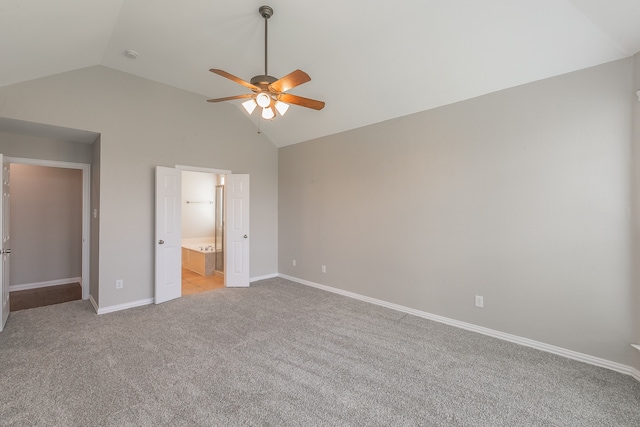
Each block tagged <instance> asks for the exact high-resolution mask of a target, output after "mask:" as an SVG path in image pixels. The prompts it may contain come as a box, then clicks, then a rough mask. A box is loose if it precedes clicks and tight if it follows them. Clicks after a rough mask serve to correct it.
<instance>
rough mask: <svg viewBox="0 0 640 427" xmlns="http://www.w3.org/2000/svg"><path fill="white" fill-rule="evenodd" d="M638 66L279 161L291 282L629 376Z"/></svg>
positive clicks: (468, 105)
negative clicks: (558, 350)
mask: <svg viewBox="0 0 640 427" xmlns="http://www.w3.org/2000/svg"><path fill="white" fill-rule="evenodd" d="M632 68H633V64H632V61H631V60H630V59H626V60H621V61H617V62H612V63H608V64H605V65H602V66H598V67H594V68H590V69H587V70H582V71H579V72H575V73H571V74H567V75H563V76H559V77H555V78H551V79H547V80H543V81H539V82H535V83H531V84H527V85H524V86H520V87H516V88H512V89H508V90H504V91H501V92H496V93H493V94H489V95H486V96H482V97H478V98H474V99H471V100H467V101H464V102H460V103H456V104H452V105H448V106H444V107H441V108H437V109H434V110H430V111H425V112H421V113H418V114H414V115H411V116H406V117H402V118H398V119H394V120H390V121H387V122H382V123H378V124H375V125H371V126H367V127H363V128H360V129H355V130H352V131H348V132H344V133H341V134H336V135H332V136H328V137H324V138H320V139H317V140H313V141H309V142H306V143H302V144H296V145H292V146H287V147H284V148H281V149H280V150H279V179H278V180H279V210H280V216H279V271H280V272H281V273H284V274H287V275H290V276H294V277H298V278H301V279H305V280H308V281H311V282H316V283H320V284H324V285H328V286H332V287H335V288H339V289H343V290H346V291H351V292H355V293H358V294H361V295H365V296H369V297H373V298H377V299H381V300H384V301H388V302H392V303H395V304H400V305H403V306H406V307H410V308H413V309H417V310H421V311H425V312H429V313H433V314H436V315H440V316H444V317H448V318H451V319H456V320H459V321H463V322H468V323H471V324H475V325H480V326H483V327H486V328H490V329H493V330H497V331H502V332H505V333H509V334H513V335H517V336H521V337H526V338H529V339H533V340H536V341H540V342H544V343H548V344H551V345H556V346H560V347H563V348H567V349H570V350H573V351H577V352H581V353H585V354H589V355H593V356H596V357H601V358H604V359H607V360H611V361H615V362H619V363H623V364H626V365H630V364H631V362H632V357H633V356H635V355H632V352H633V349H632V348H631V347H630V346H629V340H630V334H631V331H630V328H631V324H632V314H631V307H630V304H629V301H630V292H631V288H632V287H631V274H630V271H631V266H630V222H629V221H630V219H629V209H630V202H629V194H630V166H629V165H630V162H629V156H630V141H631V128H630V125H629V118H630V116H631V104H630V102H629V99H630V93H631V75H632ZM292 259H295V260H296V261H297V266H296V267H293V266H292ZM321 265H326V273H322V272H321ZM475 295H481V296H483V297H484V308H476V307H475V306H474V301H475V298H474V297H475Z"/></svg>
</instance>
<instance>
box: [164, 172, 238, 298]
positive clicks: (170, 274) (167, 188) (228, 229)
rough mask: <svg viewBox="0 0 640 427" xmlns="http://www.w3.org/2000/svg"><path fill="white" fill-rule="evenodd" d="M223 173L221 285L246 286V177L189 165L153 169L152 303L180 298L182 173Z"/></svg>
mask: <svg viewBox="0 0 640 427" xmlns="http://www.w3.org/2000/svg"><path fill="white" fill-rule="evenodd" d="M184 170H191V171H196V172H209V173H221V174H225V191H224V218H225V220H224V221H223V225H224V227H223V228H224V239H223V240H224V247H225V248H226V249H225V251H224V286H225V287H233V288H238V287H248V286H249V282H250V280H249V277H250V276H249V274H250V271H249V270H250V265H249V249H250V239H249V225H250V218H249V213H250V209H249V206H250V198H249V194H250V176H249V175H248V174H232V173H231V171H220V170H210V169H204V168H195V167H189V166H178V165H177V166H176V167H175V168H169V167H165V166H156V188H155V196H156V197H155V247H156V250H155V254H154V255H155V256H154V258H155V279H154V304H162V303H164V302H167V301H171V300H173V299H176V298H180V297H181V296H182V277H181V263H182V252H181V251H182V229H181V227H182V220H181V218H182V206H181V202H182V184H181V182H182V171H184Z"/></svg>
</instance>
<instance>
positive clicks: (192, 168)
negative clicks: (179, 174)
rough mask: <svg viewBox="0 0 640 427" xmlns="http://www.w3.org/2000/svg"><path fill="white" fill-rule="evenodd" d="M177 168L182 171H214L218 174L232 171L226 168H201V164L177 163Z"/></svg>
mask: <svg viewBox="0 0 640 427" xmlns="http://www.w3.org/2000/svg"><path fill="white" fill-rule="evenodd" d="M175 168H176V169H178V170H180V171H190V172H204V173H214V174H217V175H224V174H227V173H231V171H229V170H226V169H212V168H201V167H199V166H187V165H176V166H175Z"/></svg>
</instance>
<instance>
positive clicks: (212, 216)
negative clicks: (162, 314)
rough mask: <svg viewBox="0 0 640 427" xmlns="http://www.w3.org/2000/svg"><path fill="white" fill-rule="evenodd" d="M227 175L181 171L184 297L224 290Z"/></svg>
mask: <svg viewBox="0 0 640 427" xmlns="http://www.w3.org/2000/svg"><path fill="white" fill-rule="evenodd" d="M225 176H226V175H225V174H217V173H211V172H198V171H189V170H183V171H182V180H181V181H182V197H181V198H182V203H181V210H182V221H181V223H182V224H181V228H182V230H181V231H182V244H181V246H182V247H181V262H182V264H181V265H182V295H183V296H184V295H192V294H196V293H200V292H204V291H210V290H214V289H219V288H223V287H224V258H225V247H224V211H225V210H224V188H225V185H224V181H225Z"/></svg>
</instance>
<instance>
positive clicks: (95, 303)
mask: <svg viewBox="0 0 640 427" xmlns="http://www.w3.org/2000/svg"><path fill="white" fill-rule="evenodd" d="M89 301H90V302H91V305H92V306H93V309H94V310H95V311H96V314H98V310H100V308H99V307H98V303H97V302H96V300H94V299H93V295H89Z"/></svg>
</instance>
